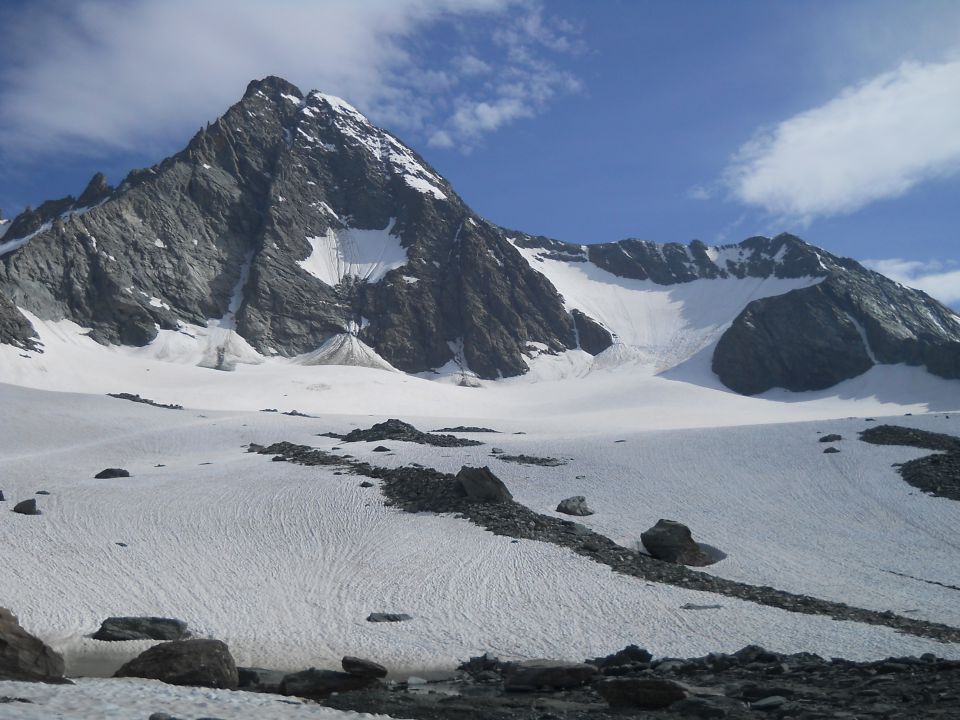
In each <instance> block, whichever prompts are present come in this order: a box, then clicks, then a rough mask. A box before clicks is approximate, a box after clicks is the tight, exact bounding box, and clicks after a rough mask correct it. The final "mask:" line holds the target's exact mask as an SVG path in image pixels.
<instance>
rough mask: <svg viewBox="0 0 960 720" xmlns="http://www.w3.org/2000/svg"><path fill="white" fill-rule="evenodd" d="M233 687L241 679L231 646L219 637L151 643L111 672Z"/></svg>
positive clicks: (198, 685) (119, 674) (117, 675)
mask: <svg viewBox="0 0 960 720" xmlns="http://www.w3.org/2000/svg"><path fill="white" fill-rule="evenodd" d="M114 677H139V678H147V679H150V680H161V681H163V682H165V683H169V684H170V685H189V686H195V687H210V688H221V689H227V690H232V689H234V688H236V687H237V685H238V684H239V682H240V679H239V675H238V673H237V665H236V663H235V662H234V660H233V656H232V655H231V654H230V649H229V648H228V647H227V646H226V645H225V644H224V643H222V642H220V641H219V640H175V641H173V642H165V643H160V644H159V645H154V646H153V647H152V648H150V649H149V650H147V651H146V652H144V653H142V654H140V655H138V656H137V657H135V658H134V659H133V660H131V661H130V662H128V663H127V664H126V665H124V666H123V667H121V668H120V669H119V670H117V672H116V673H115V674H114Z"/></svg>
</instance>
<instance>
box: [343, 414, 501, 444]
mask: <svg viewBox="0 0 960 720" xmlns="http://www.w3.org/2000/svg"><path fill="white" fill-rule="evenodd" d="M333 437H337V436H336V435H333ZM340 439H341V440H343V442H348V443H350V442H372V441H378V440H400V441H402V442H412V443H418V444H420V445H434V446H436V447H467V446H470V445H482V444H483V443H481V442H480V441H479V440H468V439H466V438H458V437H455V436H454V435H439V434H437V433H426V432H422V431H420V430H417V428H415V427H414V426H413V425H411V424H410V423H405V422H403V421H402V420H397V419H396V418H391V419H389V420H385V421H384V422H382V423H376V424H374V425H373V426H371V427H369V428H367V429H366V430H361V429H360V428H357V429H356V430H351V431H350V432H348V433H347V434H346V435H342V436H340Z"/></svg>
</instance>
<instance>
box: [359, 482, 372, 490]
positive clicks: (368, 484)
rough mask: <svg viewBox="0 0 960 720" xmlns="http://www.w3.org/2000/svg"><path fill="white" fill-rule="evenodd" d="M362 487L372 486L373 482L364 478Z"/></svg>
mask: <svg viewBox="0 0 960 720" xmlns="http://www.w3.org/2000/svg"><path fill="white" fill-rule="evenodd" d="M360 487H362V488H370V487H373V483H372V482H370V481H369V480H364V481H363V482H362V483H360Z"/></svg>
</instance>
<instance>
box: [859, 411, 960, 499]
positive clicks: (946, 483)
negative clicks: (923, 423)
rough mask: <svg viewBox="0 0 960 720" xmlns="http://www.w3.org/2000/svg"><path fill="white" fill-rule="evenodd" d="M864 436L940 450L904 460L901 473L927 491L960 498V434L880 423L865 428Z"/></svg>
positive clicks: (873, 440)
mask: <svg viewBox="0 0 960 720" xmlns="http://www.w3.org/2000/svg"><path fill="white" fill-rule="evenodd" d="M860 439H861V440H863V441H864V442H868V443H873V444H875V445H906V446H908V447H919V448H925V449H928V450H938V451H940V452H938V453H937V454H935V455H927V456H926V457H922V458H917V459H915V460H909V461H908V462H905V463H903V464H902V465H900V466H899V468H898V469H899V471H900V475H901V476H902V477H903V479H904V480H906V481H907V482H908V483H909V484H910V485H912V486H913V487H915V488H917V489H919V490H922V491H923V492H927V493H930V494H931V495H935V496H937V497H944V498H949V499H951V500H960V438H958V437H955V436H953V435H946V434H944V433H935V432H929V431H926V430H915V429H913V428H905V427H898V426H896V425H877V426H876V427H872V428H868V429H867V430H864V431H863V432H861V433H860Z"/></svg>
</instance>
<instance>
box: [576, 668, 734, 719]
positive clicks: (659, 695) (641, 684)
mask: <svg viewBox="0 0 960 720" xmlns="http://www.w3.org/2000/svg"><path fill="white" fill-rule="evenodd" d="M594 688H595V689H596V691H597V692H598V693H599V694H600V697H602V698H603V699H604V700H606V701H607V702H608V703H609V704H610V707H612V708H637V709H641V710H661V709H663V708H667V707H670V706H671V705H672V704H673V703H675V702H679V701H680V700H684V699H686V697H687V689H686V687H684V686H683V685H681V684H680V683H678V682H674V681H673V680H667V679H665V678H649V677H608V678H604V679H603V680H601V681H599V682H598V683H597V684H596V685H595V686H594ZM721 717H722V716H721Z"/></svg>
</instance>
